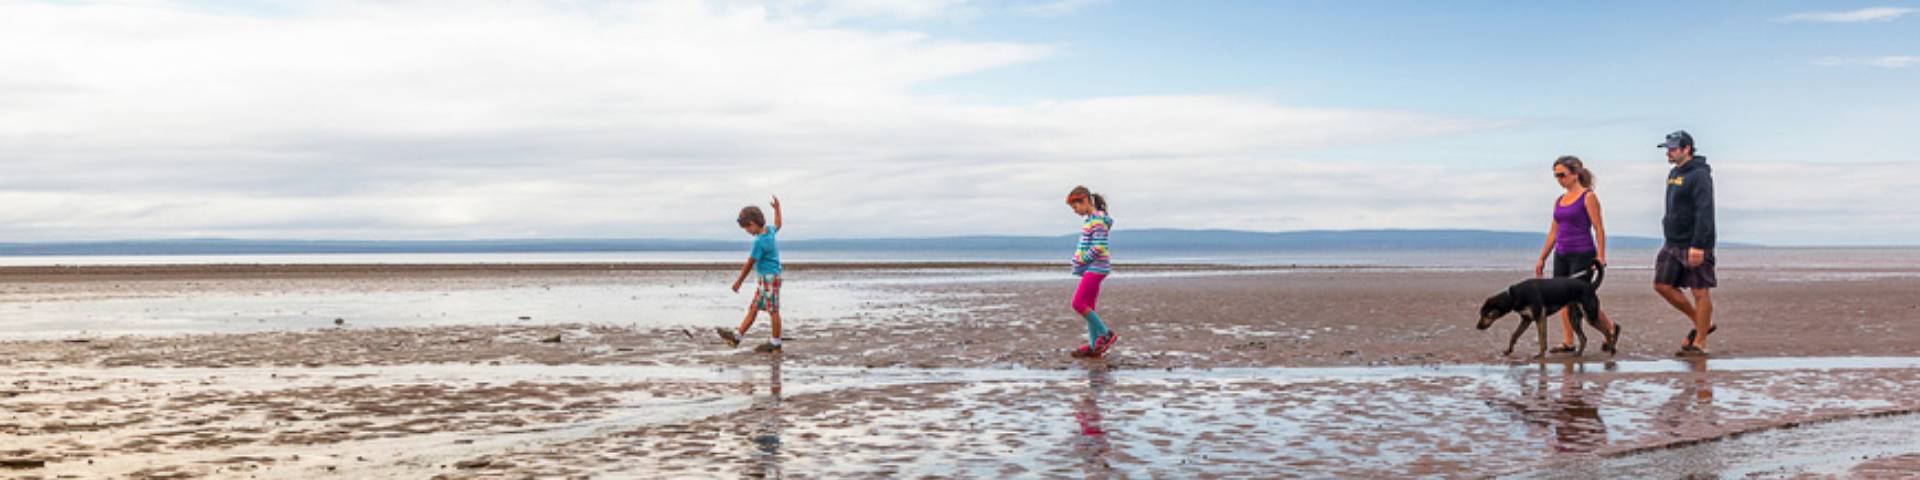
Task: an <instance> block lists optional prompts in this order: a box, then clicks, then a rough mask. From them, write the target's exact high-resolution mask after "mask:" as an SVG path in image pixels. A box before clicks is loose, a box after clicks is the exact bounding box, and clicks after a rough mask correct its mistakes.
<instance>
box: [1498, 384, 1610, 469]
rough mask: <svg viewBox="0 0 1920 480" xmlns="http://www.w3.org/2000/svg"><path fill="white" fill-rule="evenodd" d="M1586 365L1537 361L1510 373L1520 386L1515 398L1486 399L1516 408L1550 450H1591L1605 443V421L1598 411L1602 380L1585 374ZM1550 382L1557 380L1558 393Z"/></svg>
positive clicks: (1601, 395)
mask: <svg viewBox="0 0 1920 480" xmlns="http://www.w3.org/2000/svg"><path fill="white" fill-rule="evenodd" d="M1586 368H1587V366H1586V364H1583V363H1578V362H1568V363H1565V364H1562V365H1560V368H1549V365H1548V362H1544V361H1543V362H1539V363H1538V368H1537V369H1534V370H1531V371H1528V372H1525V373H1520V372H1516V374H1515V375H1513V376H1512V377H1513V378H1514V380H1516V382H1517V383H1518V385H1519V389H1520V390H1519V393H1520V394H1519V396H1518V398H1517V399H1500V400H1495V401H1492V402H1489V403H1491V404H1494V405H1496V406H1497V407H1500V408H1502V409H1505V410H1508V411H1511V412H1516V413H1517V415H1518V416H1519V419H1520V420H1521V421H1522V422H1525V423H1526V424H1527V426H1528V429H1529V430H1532V431H1534V432H1535V433H1534V435H1535V436H1538V437H1542V438H1544V439H1545V440H1546V444H1547V446H1548V450H1549V451H1551V452H1590V451H1593V450H1595V449H1597V448H1600V447H1604V446H1606V445H1607V440H1608V438H1607V424H1606V421H1605V420H1604V419H1602V418H1601V415H1600V404H1601V403H1602V400H1603V398H1604V397H1605V395H1606V383H1605V381H1603V380H1600V379H1598V378H1595V377H1594V376H1593V375H1589V374H1588V373H1587V371H1586ZM1555 370H1558V371H1559V372H1560V375H1559V376H1558V377H1557V378H1556V377H1554V376H1553V375H1552V372H1553V371H1555ZM1528 377H1532V381H1528ZM1554 383H1558V384H1559V386H1558V393H1554V390H1555V388H1554V385H1553V384H1554Z"/></svg>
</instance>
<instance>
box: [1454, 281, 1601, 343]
mask: <svg viewBox="0 0 1920 480" xmlns="http://www.w3.org/2000/svg"><path fill="white" fill-rule="evenodd" d="M1606 276H1607V271H1606V268H1605V267H1602V266H1600V265H1594V266H1593V268H1592V269H1589V270H1587V271H1585V272H1581V273H1580V275H1576V276H1574V277H1572V278H1533V279H1527V280H1524V281H1521V282H1520V283H1516V284H1513V286H1511V287H1507V291H1504V292H1500V293H1498V294H1494V296H1492V297H1487V302H1486V303H1484V304H1481V306H1480V323H1479V325H1477V326H1478V328H1479V329H1481V330H1486V329H1487V327H1491V326H1493V322H1494V320H1499V319H1500V317H1504V316H1506V315H1507V313H1510V312H1516V311H1517V312H1520V328H1516V329H1514V330H1513V338H1510V339H1507V351H1506V352H1505V353H1502V355H1512V354H1513V344H1514V343H1516V342H1519V341H1520V334H1521V333H1525V332H1526V331H1527V326H1529V325H1532V324H1536V323H1537V324H1539V330H1540V355H1539V356H1540V357H1546V356H1547V322H1546V319H1547V315H1551V314H1553V312H1557V311H1560V309H1561V308H1567V307H1573V308H1568V309H1567V314H1568V315H1569V316H1570V317H1572V318H1571V319H1572V320H1573V333H1574V335H1576V336H1578V337H1579V338H1580V348H1579V351H1580V353H1582V354H1585V353H1586V351H1587V332H1586V329H1584V328H1581V327H1580V321H1581V320H1582V319H1585V320H1586V321H1588V322H1591V323H1593V328H1594V329H1596V330H1601V329H1600V295H1599V293H1598V292H1599V290H1600V281H1601V280H1605V279H1606ZM1601 331H1603V332H1605V330H1601ZM1605 335H1606V337H1607V343H1605V344H1603V345H1601V346H1600V350H1602V351H1605V352H1607V354H1608V355H1612V354H1614V353H1616V352H1615V351H1614V345H1615V343H1616V342H1619V341H1620V324H1618V323H1615V324H1614V325H1613V331H1612V332H1605Z"/></svg>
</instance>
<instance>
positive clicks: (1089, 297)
mask: <svg viewBox="0 0 1920 480" xmlns="http://www.w3.org/2000/svg"><path fill="white" fill-rule="evenodd" d="M1106 279H1107V275H1106V274H1103V273H1091V272H1089V273H1085V274H1082V275H1080V288H1078V289H1075V290H1074V291H1073V311H1074V312H1078V313H1079V314H1081V315H1086V314H1087V312H1091V311H1093V309H1094V305H1093V304H1094V303H1096V302H1099V301H1100V281H1101V280H1106Z"/></svg>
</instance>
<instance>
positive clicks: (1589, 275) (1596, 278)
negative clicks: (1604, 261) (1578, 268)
mask: <svg viewBox="0 0 1920 480" xmlns="http://www.w3.org/2000/svg"><path fill="white" fill-rule="evenodd" d="M1574 278H1578V279H1580V280H1582V281H1585V282H1587V283H1591V284H1593V288H1596V289H1597V288H1600V282H1601V281H1604V280H1606V279H1607V266H1606V265H1601V264H1598V263H1595V264H1593V266H1592V267H1589V268H1587V271H1584V272H1580V274H1579V275H1575V276H1574Z"/></svg>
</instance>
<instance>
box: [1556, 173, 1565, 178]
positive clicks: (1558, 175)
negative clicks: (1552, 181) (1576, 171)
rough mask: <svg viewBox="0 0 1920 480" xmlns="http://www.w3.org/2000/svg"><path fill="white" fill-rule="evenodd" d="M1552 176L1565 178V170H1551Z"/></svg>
mask: <svg viewBox="0 0 1920 480" xmlns="http://www.w3.org/2000/svg"><path fill="white" fill-rule="evenodd" d="M1553 178H1567V174H1566V172H1553Z"/></svg>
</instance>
